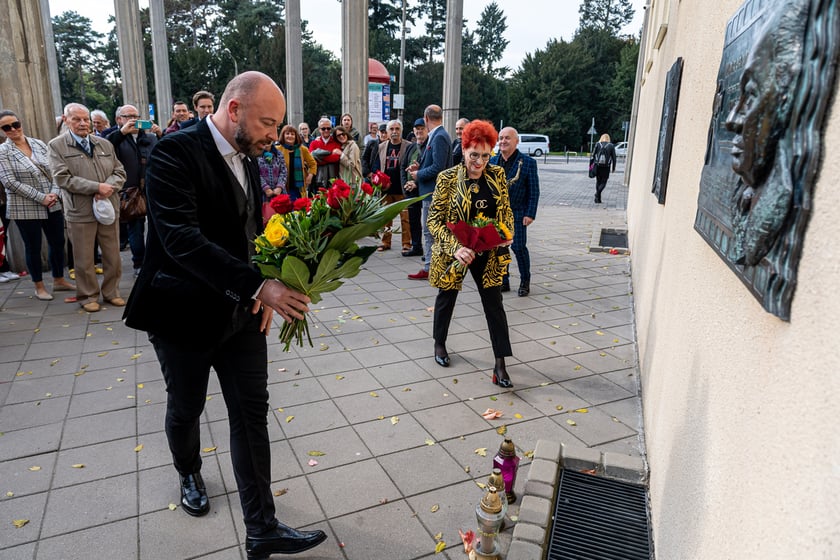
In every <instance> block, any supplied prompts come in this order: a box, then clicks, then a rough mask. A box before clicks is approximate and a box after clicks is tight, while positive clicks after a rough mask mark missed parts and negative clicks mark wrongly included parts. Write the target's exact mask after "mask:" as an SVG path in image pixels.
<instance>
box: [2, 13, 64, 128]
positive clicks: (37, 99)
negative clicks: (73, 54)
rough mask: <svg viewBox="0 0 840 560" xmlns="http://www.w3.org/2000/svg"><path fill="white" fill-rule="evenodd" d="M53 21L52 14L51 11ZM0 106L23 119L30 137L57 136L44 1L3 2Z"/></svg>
mask: <svg viewBox="0 0 840 560" xmlns="http://www.w3.org/2000/svg"><path fill="white" fill-rule="evenodd" d="M47 18H49V12H47ZM0 29H2V30H3V32H2V33H0V60H3V61H5V62H3V79H0V106H2V108H3V109H10V110H12V111H14V112H15V113H16V114H17V116H18V117H20V118H21V119H22V121H23V123H24V126H25V132H26V135H27V136H32V137H33V138H39V139H41V140H44V141H45V142H47V141H49V140H51V139H52V138H53V137H55V130H56V126H55V116H56V115H55V109H54V107H53V104H54V100H53V91H52V87H51V86H52V84H50V78H49V70H48V67H47V57H46V53H45V48H44V44H45V40H44V22H43V19H42V14H41V3H40V2H20V0H0Z"/></svg>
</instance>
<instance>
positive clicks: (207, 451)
mask: <svg viewBox="0 0 840 560" xmlns="http://www.w3.org/2000/svg"><path fill="white" fill-rule="evenodd" d="M202 451H204V452H205V453H212V452H213V451H216V447H215V446H214V447H205V448H204V449H202Z"/></svg>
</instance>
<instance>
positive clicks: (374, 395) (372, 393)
mask: <svg viewBox="0 0 840 560" xmlns="http://www.w3.org/2000/svg"><path fill="white" fill-rule="evenodd" d="M368 395H370V396H371V397H378V396H379V395H377V394H376V391H371V392H370V393H368Z"/></svg>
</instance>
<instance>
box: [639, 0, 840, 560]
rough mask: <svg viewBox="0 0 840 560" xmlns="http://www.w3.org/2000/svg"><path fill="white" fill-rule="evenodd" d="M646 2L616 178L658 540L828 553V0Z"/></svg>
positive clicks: (663, 550) (700, 549) (836, 464)
mask: <svg viewBox="0 0 840 560" xmlns="http://www.w3.org/2000/svg"><path fill="white" fill-rule="evenodd" d="M648 4H649V5H648V7H647V12H648V13H647V20H646V31H645V33H644V37H643V43H642V53H641V55H640V57H641V60H640V66H639V69H640V73H639V76H638V80H639V86H638V95H637V101H636V107H635V108H634V110H635V129H634V133H633V141H632V149H631V150H632V151H631V155H630V157H631V158H632V168H631V169H632V170H631V172H630V174H629V176H628V177H627V178H626V180H627V181H628V184H629V200H628V211H627V216H628V227H629V242H630V249H631V254H632V267H633V270H632V274H633V289H634V299H635V305H636V325H637V331H638V332H637V336H638V345H639V359H640V367H641V372H642V389H643V403H644V421H645V427H646V445H647V452H648V461H649V467H650V495H651V510H652V523H653V536H654V541H655V547H656V556H657V558H659V559H660V560H665V559H694V558H733V559H734V558H737V559H747V558H840V500H838V499H837V496H838V495H840V427H838V426H837V418H838V417H840V352H838V350H837V349H838V347H840V344H838V331H840V295H838V288H840V250H838V247H837V243H836V239H837V238H835V236H834V230H833V229H832V228H836V227H837V224H838V223H840V189H838V188H837V186H836V178H837V177H838V176H840V158H838V157H837V156H836V155H835V154H836V153H838V150H840V112H838V111H837V110H836V106H837V103H836V97H837V96H836V90H837V83H838V82H837V80H836V79H833V80H827V79H826V73H828V74H831V73H832V72H833V68H834V66H833V64H834V63H833V62H832V59H831V56H834V55H833V54H831V53H834V52H835V51H836V45H833V42H836V41H838V34H837V30H838V26H837V22H836V21H835V20H836V19H837V17H838V16H837V12H838V11H840V5H838V3H837V2H836V1H824V0H801V1H800V0H747V1H744V0H719V1H716V2H709V1H708V0H650V1H649V2H648ZM797 9H804V10H806V12H807V13H804V16H803V14H797V13H796V12H795V10H797ZM815 10H816V11H821V13H822V16H820V15H819V14H817V16H816V17H817V18H819V17H824V18H828V19H820V20H819V22H818V23H819V25H816V24H815V23H814V19H813V18H814V17H815V16H814V11H815ZM779 12H785V14H784V15H780V14H779ZM774 14H775V15H774ZM802 17H805V20H804V22H803V25H802V26H800V28H797V29H798V30H794V31H791V32H790V33H792V34H796V33H802V34H805V36H806V40H805V41H804V43H803V44H800V45H799V46H800V47H802V55H801V60H802V64H801V68H798V69H796V71H795V72H794V71H793V70H791V65H790V64H789V63H788V62H785V61H784V60H783V59H782V55H783V54H784V53H783V52H782V54H780V52H781V51H784V50H785V49H787V48H792V49H795V48H797V43H796V41H792V42H786V39H785V37H781V38H780V37H779V36H777V35H775V34H776V33H777V30H779V29H782V30H787V29H788V28H795V27H796V20H797V18H802ZM773 18H777V19H775V20H774V19H773ZM780 18H781V19H780ZM784 18H787V20H790V21H784ZM768 22H769V23H768ZM780 22H781V23H780ZM820 26H824V28H825V30H827V32H826V33H825V35H824V36H822V38H820V37H817V38H816V39H814V37H813V36H812V35H813V34H814V33H817V34H819V33H820V31H818V29H822V28H821V27H820ZM815 30H817V31H815ZM814 45H817V46H816V47H815V46H814ZM832 49H835V50H832ZM821 56H827V57H829V60H827V61H822V62H820V61H815V60H814V59H815V58H819V57H821ZM833 60H835V61H836V58H834V59H833ZM767 64H770V65H771V66H773V67H772V68H771V70H772V71H765V70H763V69H762V68H761V66H762V65H767ZM793 66H795V64H794V65H793ZM746 69H749V70H750V73H749V74H748V75H747V76H745V75H744V70H746ZM680 70H681V72H680ZM784 72H790V74H789V76H788V77H790V76H792V78H791V79H786V77H785V76H787V75H785V76H781V75H782V74H784ZM765 75H767V76H770V77H771V78H772V80H770V78H768V80H770V83H765V82H764V81H763V80H764V77H763V76H765ZM780 76H781V77H780ZM808 76H811V77H814V76H816V77H818V78H819V77H822V78H823V81H818V82H815V83H812V84H809V83H808V82H807V81H805V80H806V78H807V77H808ZM835 78H836V77H835ZM784 88H789V89H784ZM750 95H753V96H754V97H753V98H750V97H749V96H750ZM803 95H810V96H811V97H810V98H809V99H810V103H811V105H812V106H814V107H816V108H817V109H819V108H820V107H822V108H823V109H824V111H823V113H822V114H821V115H815V116H814V115H812V121H811V123H810V125H811V126H810V128H808V129H807V130H810V132H811V134H812V135H813V136H812V140H813V141H803V139H802V134H800V133H798V132H797V131H796V128H797V126H799V125H798V123H800V122H801V121H802V117H801V115H800V114H799V113H798V112H797V111H798V110H797V109H796V107H794V108H793V109H790V108H789V107H788V106H787V104H789V103H790V101H791V98H793V101H794V103H795V102H796V101H797V100H798V99H799V98H800V97H801V96H803ZM750 99H753V101H750ZM756 100H757V101H756ZM750 103H754V104H755V106H751V105H749V104H750ZM762 104H767V105H768V106H771V107H770V108H771V109H772V111H769V110H768V111H766V112H765V113H762V114H760V115H758V116H759V117H762V118H759V119H758V120H754V119H753V120H751V118H752V117H755V116H756V113H755V112H754V111H761V110H762V109H761V107H762ZM755 107H758V109H755ZM814 111H816V109H815V110H814ZM812 113H813V111H812ZM762 119H763V120H762ZM768 122H772V123H775V125H776V128H778V130H776V129H774V128H773V127H770V126H768V124H767V123H768ZM669 128H670V131H669ZM815 128H816V133H815V130H814V129H815ZM771 129H772V131H771ZM803 129H804V128H803ZM756 145H757V146H758V147H756ZM791 152H793V155H791ZM754 154H759V155H760V156H761V157H759V155H756V157H755V158H751V157H750V156H751V155H754ZM733 156H734V157H733ZM762 158H764V159H762ZM765 160H769V161H765ZM803 160H805V161H806V162H810V164H809V165H810V166H811V167H810V169H811V172H805V171H802V172H801V173H800V172H799V171H797V170H796V169H798V168H799V167H802V165H801V163H802V161H803ZM786 161H787V163H786ZM791 168H796V169H794V170H792V169H791ZM759 171H761V173H759ZM797 173H799V175H797ZM716 174H717V175H716ZM791 176H794V178H795V179H796V178H797V177H798V178H799V180H798V181H796V180H794V181H793V182H791V181H790V177H791ZM780 177H781V178H780ZM665 186H666V187H667V190H664V192H663V187H665ZM657 189H660V190H657ZM710 189H712V190H711V191H710ZM715 189H716V190H715ZM779 189H780V190H779ZM652 191H655V192H652ZM774 198H775V200H776V202H775V203H773V207H772V208H770V209H767V210H762V207H763V206H768V205H771V202H772V201H773V199H774ZM803 222H804V223H803ZM780 255H781V256H780ZM774 259H775V261H774ZM779 283H781V284H782V285H778V284H779Z"/></svg>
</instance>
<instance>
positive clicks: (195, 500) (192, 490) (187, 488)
mask: <svg viewBox="0 0 840 560" xmlns="http://www.w3.org/2000/svg"><path fill="white" fill-rule="evenodd" d="M181 505H182V506H183V508H184V511H186V512H187V513H188V514H190V515H192V516H194V517H201V516H202V515H206V514H207V512H208V511H210V499H209V498H207V490H206V489H205V488H204V479H203V478H201V473H193V474H186V475H184V474H182V475H181Z"/></svg>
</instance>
